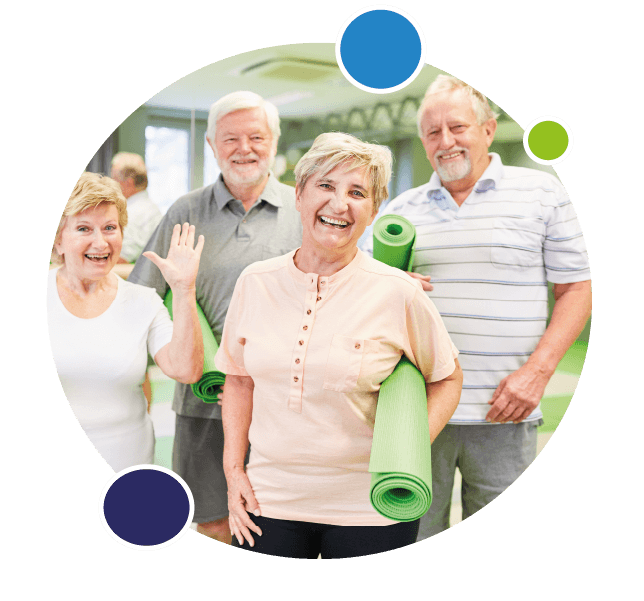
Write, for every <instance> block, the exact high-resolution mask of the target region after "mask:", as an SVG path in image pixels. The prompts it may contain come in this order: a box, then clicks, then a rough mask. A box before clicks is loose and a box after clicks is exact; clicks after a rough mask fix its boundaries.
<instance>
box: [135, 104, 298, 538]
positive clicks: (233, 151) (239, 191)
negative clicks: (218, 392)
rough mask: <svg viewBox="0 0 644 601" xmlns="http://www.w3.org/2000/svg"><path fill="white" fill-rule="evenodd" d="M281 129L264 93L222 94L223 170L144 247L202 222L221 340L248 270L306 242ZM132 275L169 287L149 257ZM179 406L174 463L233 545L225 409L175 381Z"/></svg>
mask: <svg viewBox="0 0 644 601" xmlns="http://www.w3.org/2000/svg"><path fill="white" fill-rule="evenodd" d="M279 135H280V127H279V116H278V112H277V108H276V107H275V106H274V105H272V104H271V103H269V102H267V101H265V100H264V99H262V98H261V96H258V95H257V94H254V93H252V92H234V93H232V94H228V95H227V96H224V97H223V98H221V99H220V100H218V101H217V102H215V104H213V105H212V107H211V108H210V114H209V116H208V131H207V140H208V144H209V145H210V146H211V148H212V150H213V152H214V155H215V158H216V159H217V162H218V164H219V168H220V169H221V175H220V176H219V178H218V179H217V181H216V182H215V183H214V184H212V185H210V186H206V187H205V188H200V189H198V190H193V191H192V192H190V193H188V194H186V195H185V196H182V197H181V198H179V199H178V200H177V201H176V202H175V203H174V204H173V205H172V206H171V207H170V209H169V210H168V212H167V214H166V215H165V216H164V218H163V221H162V222H161V224H160V225H159V227H158V228H157V230H156V232H155V233H154V235H153V236H152V238H151V239H150V241H149V242H148V245H147V246H146V248H145V250H146V251H147V250H151V251H154V252H156V253H157V254H159V255H161V256H166V254H167V251H168V246H169V243H170V238H171V236H172V228H173V227H174V225H175V224H177V223H184V222H186V221H187V222H189V223H191V224H194V225H196V227H197V230H196V235H199V234H203V235H204V237H205V246H204V249H203V253H202V256H201V264H200V266H199V275H198V276H197V302H198V303H199V305H200V306H201V308H202V309H203V312H204V314H205V316H206V318H207V320H208V322H209V324H210V326H211V328H212V330H213V332H214V335H215V339H216V340H217V343H219V341H220V339H221V332H222V329H223V326H224V319H225V317H226V311H227V310H228V304H229V302H230V297H231V295H232V293H233V288H234V286H235V282H236V281H237V278H238V277H239V275H240V273H241V272H242V270H243V269H244V268H245V267H246V266H248V265H250V264H251V263H254V262H256V261H261V260H264V259H269V258H271V257H276V256H278V255H282V254H285V253H287V252H289V251H291V250H293V249H294V248H297V247H298V246H299V245H300V243H301V240H302V222H301V220H300V215H299V213H298V212H297V211H296V209H295V191H294V189H293V188H291V187H290V186H286V185H284V184H282V183H280V182H279V181H278V180H277V178H276V177H275V176H274V175H273V174H272V173H271V171H270V169H271V165H272V163H273V159H274V158H275V154H276V152H277V142H278V139H279ZM129 280H130V281H132V282H134V283H137V284H143V285H144V286H150V287H153V288H156V290H157V292H158V293H159V295H160V296H161V297H164V296H165V294H166V292H167V291H168V286H167V284H166V282H165V280H164V279H163V277H162V276H161V273H160V272H159V270H158V269H157V268H156V267H155V266H154V265H153V264H152V262H150V261H149V260H147V259H146V258H144V257H141V258H140V259H139V260H138V261H137V263H136V265H135V267H134V270H133V271H132V274H131V275H130V277H129ZM172 408H173V410H174V411H175V412H176V428H175V438H174V448H173V453H172V469H173V470H174V471H175V472H176V473H178V474H179V475H180V476H181V477H182V478H183V479H184V480H185V481H186V483H187V484H188V486H189V487H190V490H191V491H192V494H193V496H194V499H195V514H194V521H195V522H197V524H198V526H197V530H198V531H199V532H201V533H202V534H205V535H206V536H210V537H211V538H214V539H216V540H220V541H222V542H226V543H228V544H230V542H231V534H230V529H229V526H228V499H227V488H226V479H225V477H224V472H223V468H222V458H223V429H222V422H221V407H219V406H218V405H217V404H206V403H204V402H203V401H202V400H201V399H199V398H197V397H195V396H194V394H193V393H192V390H191V388H190V386H188V385H184V384H179V383H177V384H176V386H175V393H174V400H173V403H172Z"/></svg>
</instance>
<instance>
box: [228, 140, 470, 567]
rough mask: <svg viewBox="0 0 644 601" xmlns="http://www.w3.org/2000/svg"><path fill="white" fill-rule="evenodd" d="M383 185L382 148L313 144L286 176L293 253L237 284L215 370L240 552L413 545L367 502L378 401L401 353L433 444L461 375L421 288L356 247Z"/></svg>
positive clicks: (365, 550) (339, 552) (335, 554)
mask: <svg viewBox="0 0 644 601" xmlns="http://www.w3.org/2000/svg"><path fill="white" fill-rule="evenodd" d="M390 173H391V153H390V152H389V150H388V149H387V148H385V147H383V146H378V145H375V144H365V143H364V142H361V141H360V140H358V139H356V138H354V137H353V136H349V135H347V134H341V133H333V134H322V135H321V136H319V137H318V138H317V139H316V140H315V142H314V144H313V147H312V148H311V150H310V151H309V152H308V153H307V154H306V155H305V156H304V157H302V159H301V160H300V162H299V163H298V165H297V166H296V168H295V177H296V203H297V204H296V206H297V208H298V210H299V211H300V213H301V217H302V224H303V239H302V246H301V248H299V249H297V250H295V251H293V252H291V253H289V254H287V255H284V256H282V257H277V258H275V259H270V260H268V261H262V262H260V263H255V264H253V265H251V266H249V267H248V268H247V269H246V270H245V271H244V272H243V273H242V275H241V276H240V278H239V280H238V281H237V284H236V287H235V292H234V294H233V297H232V300H231V303H230V307H229V309H228V313H227V317H226V323H225V326H224V331H223V336H222V340H221V345H220V348H219V351H218V353H217V355H216V358H215V362H216V365H217V367H218V368H219V369H220V370H222V371H224V372H225V373H226V374H227V377H226V385H225V389H224V393H223V400H222V414H223V424H224V434H225V447H224V470H225V473H226V479H227V481H228V495H229V511H230V517H229V520H230V526H231V531H232V532H233V534H234V535H235V537H236V541H233V543H234V544H237V545H240V546H242V547H243V548H245V549H252V550H253V551H257V552H260V553H265V554H269V555H278V556H286V557H300V558H317V557H318V555H320V554H321V556H322V557H323V558H340V557H354V556H359V555H369V554H372V553H378V552H382V551H387V550H390V549H395V548H398V547H401V546H404V545H408V544H410V543H412V542H414V541H415V539H416V534H417V531H418V520H416V521H413V522H395V521H392V520H390V519H387V518H385V517H383V516H381V515H380V514H379V513H377V512H376V510H375V509H374V508H373V507H372V506H371V504H370V500H369V489H370V482H371V476H370V474H369V473H368V463H369V455H370V450H371V442H372V438H373V424H374V418H375V408H376V403H377V399H378V391H379V388H380V384H381V383H382V382H383V380H384V379H385V378H386V377H387V376H388V375H389V374H391V372H392V371H393V369H394V367H395V366H396V365H397V363H398V362H399V360H400V358H401V356H402V355H403V354H405V355H406V356H407V357H408V358H409V359H410V360H411V361H412V362H413V363H414V364H415V365H416V366H417V367H418V369H419V370H420V371H421V372H422V374H423V376H424V378H425V381H426V383H427V392H428V400H427V402H428V413H429V431H430V436H431V439H432V440H433V439H434V438H435V437H436V435H437V434H438V433H439V432H440V431H441V429H442V428H443V427H444V425H445V424H446V423H447V421H448V419H449V418H450V416H451V415H452V413H453V412H454V410H455V408H456V405H457V404H458V399H459V397H460V390H461V382H462V374H461V370H460V367H459V365H458V361H457V359H456V356H457V354H458V351H457V350H456V349H455V347H454V345H453V344H452V342H451V340H450V339H449V336H448V334H447V331H446V330H445V327H444V325H443V322H442V321H441V318H440V315H439V314H438V312H437V311H436V309H435V307H434V306H433V304H432V303H431V301H430V300H429V299H428V298H427V295H426V294H425V293H424V292H423V289H422V286H421V284H420V283H419V282H418V281H417V280H414V279H412V278H411V277H409V276H408V275H407V274H405V273H404V272H402V271H400V270H398V269H394V268H392V267H389V266H387V265H384V264H383V263H380V262H378V261H376V260H374V259H372V258H370V257H368V256H367V255H364V254H363V253H361V252H360V251H359V250H358V248H357V241H358V239H359V238H360V236H361V235H362V234H363V232H364V231H365V228H366V227H367V226H368V225H370V224H371V222H372V221H373V219H374V217H375V215H376V212H377V210H378V207H379V205H380V203H381V202H382V201H383V200H384V199H385V198H386V196H387V184H388V181H389V177H390ZM249 442H250V458H249V462H248V466H247V468H246V469H244V457H245V454H246V450H247V448H248V444H249ZM249 514H252V515H249Z"/></svg>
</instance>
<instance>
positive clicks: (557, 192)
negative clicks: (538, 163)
mask: <svg viewBox="0 0 644 601" xmlns="http://www.w3.org/2000/svg"><path fill="white" fill-rule="evenodd" d="M498 186H499V189H501V190H514V191H517V192H540V193H542V194H543V195H544V196H545V197H548V196H551V197H552V198H553V199H555V198H556V199H559V198H562V197H566V191H565V189H564V187H563V185H562V184H561V182H560V181H559V180H558V179H557V178H556V177H555V176H554V175H552V174H551V173H547V172H546V171H540V170H539V169H530V168H528V167H514V166H511V165H504V166H503V177H502V178H501V180H500V181H499V182H498Z"/></svg>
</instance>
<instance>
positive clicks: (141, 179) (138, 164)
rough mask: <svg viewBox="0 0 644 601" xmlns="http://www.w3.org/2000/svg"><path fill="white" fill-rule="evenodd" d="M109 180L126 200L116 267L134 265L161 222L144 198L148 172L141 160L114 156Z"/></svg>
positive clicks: (128, 154) (133, 156) (121, 154)
mask: <svg viewBox="0 0 644 601" xmlns="http://www.w3.org/2000/svg"><path fill="white" fill-rule="evenodd" d="M111 176H112V179H114V180H115V181H117V182H118V183H119V185H120V186H121V190H122V192H123V196H125V198H126V199H127V215H128V226H127V231H126V232H125V233H124V235H123V248H122V249H121V257H120V259H119V263H134V261H136V260H137V259H138V257H139V255H140V254H141V252H142V251H143V248H144V247H145V245H146V244H147V243H148V240H149V239H150V236H151V235H152V232H154V230H155V229H156V227H157V225H159V222H160V221H161V211H159V207H157V205H156V204H154V202H152V200H150V196H149V195H148V190H147V188H148V171H147V169H146V167H145V162H144V161H143V157H141V156H140V155H138V154H135V153H133V152H118V153H116V154H115V155H114V157H113V158H112V170H111Z"/></svg>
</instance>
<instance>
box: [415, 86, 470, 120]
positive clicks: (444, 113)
mask: <svg viewBox="0 0 644 601" xmlns="http://www.w3.org/2000/svg"><path fill="white" fill-rule="evenodd" d="M459 118H460V119H466V120H468V121H469V120H474V121H476V113H475V111H474V106H473V103H472V98H471V97H470V95H469V94H468V93H467V92H466V91H465V90H462V89H456V90H446V91H444V92H437V93H436V94H432V95H431V96H430V98H429V99H428V100H427V102H426V103H425V105H424V108H423V116H422V122H423V123H434V122H441V121H446V120H449V119H459Z"/></svg>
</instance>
